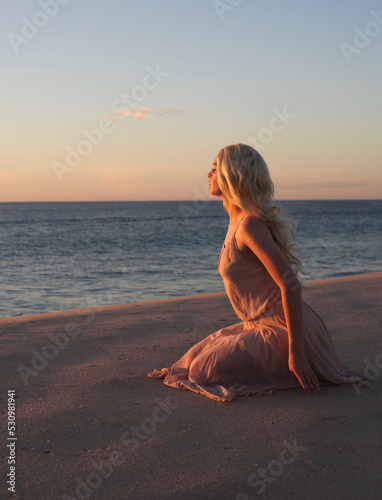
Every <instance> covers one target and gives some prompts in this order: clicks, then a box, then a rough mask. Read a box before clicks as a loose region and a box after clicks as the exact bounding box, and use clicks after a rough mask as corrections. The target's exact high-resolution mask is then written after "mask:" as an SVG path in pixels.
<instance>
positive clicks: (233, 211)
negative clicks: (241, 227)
mask: <svg viewBox="0 0 382 500" xmlns="http://www.w3.org/2000/svg"><path fill="white" fill-rule="evenodd" d="M221 198H222V200H223V204H224V208H225V209H226V211H227V212H228V215H229V220H230V223H231V224H232V223H236V222H237V221H238V220H239V219H240V218H241V217H243V215H244V214H245V211H244V210H243V209H242V208H240V207H238V206H237V205H234V204H233V203H232V202H230V201H228V200H227V198H225V197H223V196H222V197H221Z"/></svg>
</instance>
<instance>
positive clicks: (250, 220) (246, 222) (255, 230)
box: [238, 214, 269, 236]
mask: <svg viewBox="0 0 382 500" xmlns="http://www.w3.org/2000/svg"><path fill="white" fill-rule="evenodd" d="M238 231H240V232H244V233H249V234H251V235H252V236H256V234H258V235H261V234H263V233H265V234H267V233H269V228H268V226H267V225H266V223H265V222H263V221H262V220H260V219H259V218H258V217H256V215H250V214H248V215H245V216H244V218H243V220H242V221H241V224H240V226H239V228H238Z"/></svg>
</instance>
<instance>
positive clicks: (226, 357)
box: [147, 219, 362, 401]
mask: <svg viewBox="0 0 382 500" xmlns="http://www.w3.org/2000/svg"><path fill="white" fill-rule="evenodd" d="M241 220H243V219H241ZM240 222H241V221H240ZM240 222H239V224H238V225H237V227H236V228H232V226H230V227H229V229H228V232H227V236H226V239H225V242H224V245H223V248H222V251H221V254H220V258H219V263H218V270H219V272H220V274H221V276H222V278H223V281H224V285H225V289H226V292H227V295H228V297H229V299H230V301H231V304H232V306H233V308H234V310H235V312H236V314H237V315H238V316H239V318H240V319H241V320H242V322H240V323H236V324H234V325H232V326H228V327H226V328H222V329H221V330H219V331H217V332H215V333H213V334H212V335H209V336H208V337H207V338H205V339H204V340H202V341H200V342H198V343H197V344H196V345H194V346H193V347H192V348H191V349H190V350H189V351H188V352H187V353H186V354H185V355H184V356H183V357H182V358H181V359H180V360H179V361H178V362H177V363H175V364H174V365H172V367H171V368H170V369H168V368H162V369H156V370H154V371H152V372H151V373H148V374H147V375H148V376H149V377H152V378H164V379H165V380H164V384H166V385H168V386H170V387H175V388H177V389H189V390H190V391H193V392H196V393H199V394H204V395H205V396H207V397H208V398H211V399H214V400H216V401H231V400H232V399H234V398H235V397H236V396H248V395H251V394H253V395H269V394H272V393H273V392H274V391H276V390H280V389H289V388H294V387H301V385H300V383H299V382H298V380H297V378H296V377H295V376H294V375H293V374H292V373H291V372H290V371H289V368H288V331H287V326H286V322H285V316H284V309H283V306H282V300H281V292H280V289H279V287H278V286H277V285H276V283H275V282H274V281H273V279H272V278H271V276H270V275H269V273H268V271H267V270H266V268H265V267H264V265H263V264H262V262H261V261H260V260H259V259H257V258H256V257H255V256H254V255H253V256H252V258H249V257H247V256H245V255H244V254H242V253H241V252H240V250H239V249H238V247H237V244H236V238H235V234H236V231H237V228H238V227H239V225H240ZM303 330H304V349H305V354H306V357H307V358H308V360H309V362H310V364H311V366H312V368H313V370H314V372H315V374H316V375H317V378H318V379H319V380H320V381H321V382H332V383H334V384H343V383H352V382H357V381H359V380H361V379H362V377H361V376H360V375H359V374H358V373H356V372H355V371H353V370H352V369H350V368H347V367H343V366H342V363H341V361H340V360H339V359H338V356H337V354H336V352H335V349H334V346H333V343H332V340H331V338H330V336H329V333H328V331H327V329H326V327H325V325H324V323H323V322H322V320H321V318H320V317H319V316H318V315H317V314H316V313H315V312H314V311H313V309H312V308H311V307H309V306H308V305H307V304H306V303H305V302H303Z"/></svg>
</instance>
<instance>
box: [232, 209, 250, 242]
mask: <svg viewBox="0 0 382 500" xmlns="http://www.w3.org/2000/svg"><path fill="white" fill-rule="evenodd" d="M247 215H248V214H247V213H245V214H244V215H243V217H242V218H241V219H240V220H239V222H238V224H237V226H236V229H235V231H234V232H233V235H232V238H235V236H236V231H237V230H238V229H239V226H240V224H241V221H242V220H243V219H244V217H246V216H247Z"/></svg>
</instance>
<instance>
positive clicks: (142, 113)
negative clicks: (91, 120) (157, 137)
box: [112, 107, 182, 120]
mask: <svg viewBox="0 0 382 500" xmlns="http://www.w3.org/2000/svg"><path fill="white" fill-rule="evenodd" d="M177 113H182V111H181V110H179V109H175V108H162V109H159V110H158V111H156V112H152V111H151V108H150V107H146V108H138V107H137V108H133V109H122V110H119V111H115V115H114V116H113V117H112V120H124V119H125V118H124V117H125V116H131V117H133V118H137V119H138V120H146V119H147V118H149V116H165V115H168V114H177Z"/></svg>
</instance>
